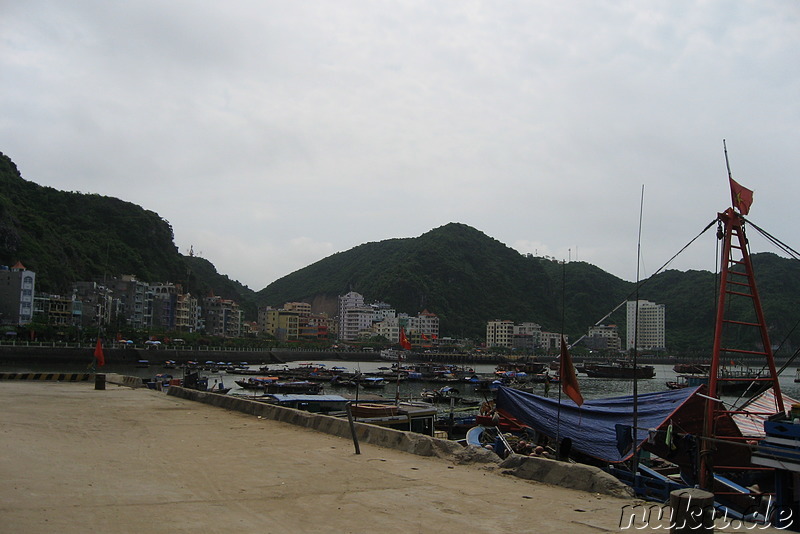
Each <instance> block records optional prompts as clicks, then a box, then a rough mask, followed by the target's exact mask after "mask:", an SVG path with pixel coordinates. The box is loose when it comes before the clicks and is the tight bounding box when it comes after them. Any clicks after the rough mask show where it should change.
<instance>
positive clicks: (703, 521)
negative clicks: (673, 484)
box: [669, 488, 714, 534]
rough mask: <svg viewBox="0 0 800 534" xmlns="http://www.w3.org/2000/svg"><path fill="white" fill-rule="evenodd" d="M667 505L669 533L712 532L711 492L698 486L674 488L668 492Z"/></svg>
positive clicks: (712, 509) (712, 500) (712, 497)
mask: <svg viewBox="0 0 800 534" xmlns="http://www.w3.org/2000/svg"><path fill="white" fill-rule="evenodd" d="M669 505H670V507H671V508H672V517H671V519H672V520H671V521H670V529H669V531H670V534H680V533H687V534H688V533H690V532H693V533H701V534H702V533H713V532H714V494H713V493H711V492H708V491H705V490H701V489H698V488H687V489H678V490H674V491H672V492H671V493H670V494H669Z"/></svg>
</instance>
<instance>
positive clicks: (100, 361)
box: [94, 337, 106, 367]
mask: <svg viewBox="0 0 800 534" xmlns="http://www.w3.org/2000/svg"><path fill="white" fill-rule="evenodd" d="M94 357H95V358H97V366H98V367H103V366H104V365H105V364H106V356H105V354H103V343H102V341H101V340H100V338H99V337H98V338H97V346H96V347H95V348H94Z"/></svg>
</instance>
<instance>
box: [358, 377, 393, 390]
mask: <svg viewBox="0 0 800 534" xmlns="http://www.w3.org/2000/svg"><path fill="white" fill-rule="evenodd" d="M386 384H387V382H386V380H385V379H383V378H380V377H367V378H364V379H362V380H361V387H363V388H364V389H381V388H384V387H386Z"/></svg>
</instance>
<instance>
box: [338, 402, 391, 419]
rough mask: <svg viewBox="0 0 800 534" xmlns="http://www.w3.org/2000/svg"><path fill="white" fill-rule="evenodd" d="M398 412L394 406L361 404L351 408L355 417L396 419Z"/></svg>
mask: <svg viewBox="0 0 800 534" xmlns="http://www.w3.org/2000/svg"><path fill="white" fill-rule="evenodd" d="M397 410H398V408H397V406H396V405H394V404H378V403H360V404H353V405H352V406H351V407H350V413H351V414H353V417H394V416H396V415H397Z"/></svg>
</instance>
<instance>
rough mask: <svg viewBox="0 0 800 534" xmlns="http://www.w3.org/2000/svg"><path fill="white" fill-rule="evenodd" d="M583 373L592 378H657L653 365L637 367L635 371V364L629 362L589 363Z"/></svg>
mask: <svg viewBox="0 0 800 534" xmlns="http://www.w3.org/2000/svg"><path fill="white" fill-rule="evenodd" d="M583 372H584V373H586V374H587V375H589V376H590V377H591V378H634V377H635V378H655V376H656V369H655V367H653V366H652V365H637V366H636V368H635V369H634V367H633V364H632V363H630V362H628V361H627V360H619V361H615V362H608V363H591V364H589V363H587V364H585V365H584V366H583Z"/></svg>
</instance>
